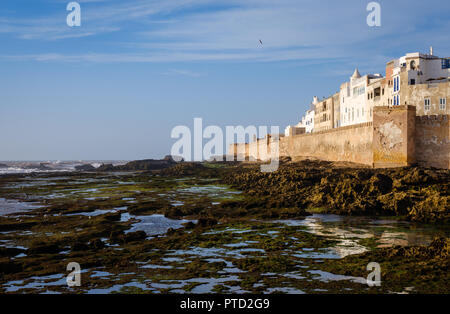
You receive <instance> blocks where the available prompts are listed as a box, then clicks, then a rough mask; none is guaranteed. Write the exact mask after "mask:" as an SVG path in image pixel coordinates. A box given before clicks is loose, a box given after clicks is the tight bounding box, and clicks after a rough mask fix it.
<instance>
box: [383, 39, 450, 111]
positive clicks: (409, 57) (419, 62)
mask: <svg viewBox="0 0 450 314" xmlns="http://www.w3.org/2000/svg"><path fill="white" fill-rule="evenodd" d="M404 73H406V74H404ZM386 77H387V78H389V79H391V82H392V85H393V88H392V91H391V93H392V94H391V96H392V105H394V106H398V105H401V104H404V103H405V101H407V99H402V91H401V87H402V85H404V86H413V85H418V84H430V83H440V82H446V81H447V80H448V79H449V77H450V59H449V58H439V57H437V56H435V55H433V47H431V48H430V53H429V54H422V53H420V52H414V53H407V54H406V55H405V56H403V57H401V58H399V59H394V60H392V61H390V62H389V63H388V65H387V67H386ZM402 80H405V81H406V82H404V81H402ZM403 98H407V97H405V95H403Z"/></svg>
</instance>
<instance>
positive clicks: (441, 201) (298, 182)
mask: <svg viewBox="0 0 450 314" xmlns="http://www.w3.org/2000/svg"><path fill="white" fill-rule="evenodd" d="M224 182H225V183H227V184H230V185H231V186H233V187H234V188H237V189H239V190H243V191H245V193H246V194H247V195H248V196H249V197H250V198H252V200H247V204H246V206H247V207H267V208H298V209H307V210H308V211H310V212H322V213H332V214H339V215H378V216H380V215H381V216H400V217H405V218H406V219H409V220H411V221H421V222H449V221H450V171H449V170H437V169H424V168H416V167H411V168H392V169H369V168H361V169H358V168H347V167H339V166H336V165H335V164H332V163H329V162H320V161H308V160H306V161H301V162H297V163H285V164H282V165H281V166H280V169H279V170H278V171H276V172H274V173H262V172H261V171H259V168H257V167H254V168H249V167H245V168H244V167H242V168H241V169H239V168H238V169H236V170H235V171H233V172H230V173H228V174H227V175H225V177H224Z"/></svg>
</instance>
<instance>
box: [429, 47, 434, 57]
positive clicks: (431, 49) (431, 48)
mask: <svg viewBox="0 0 450 314" xmlns="http://www.w3.org/2000/svg"><path fill="white" fill-rule="evenodd" d="M432 55H433V46H431V47H430V56H432Z"/></svg>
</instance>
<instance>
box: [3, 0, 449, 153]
mask: <svg viewBox="0 0 450 314" xmlns="http://www.w3.org/2000/svg"><path fill="white" fill-rule="evenodd" d="M69 2H70V1H65V0H27V1H25V0H2V1H1V2H0V160H49V159H51V160H57V159H59V160H78V159H84V160H86V159H130V160H131V159H142V158H159V157H162V156H164V155H165V154H167V153H169V152H170V147H171V145H172V144H173V143H174V142H175V140H173V139H171V138H170V132H171V130H172V128H173V127H175V126H177V125H187V126H190V127H191V126H192V125H193V118H194V117H201V118H203V123H204V125H219V126H225V125H244V126H247V125H256V126H259V125H278V126H280V128H281V129H284V127H285V126H286V125H288V124H294V123H296V122H297V121H298V120H299V118H300V117H301V115H302V114H303V112H304V111H305V110H306V108H307V107H308V104H309V103H310V102H311V99H312V97H313V96H314V95H317V96H319V97H322V96H328V95H330V94H332V93H334V92H336V91H337V90H338V89H339V85H340V83H342V82H344V81H346V80H347V79H348V77H349V76H350V75H351V74H352V72H353V70H354V68H355V67H358V68H359V69H360V72H361V73H362V74H364V73H369V72H370V73H382V74H384V67H385V63H386V62H387V61H388V60H390V59H393V58H396V57H400V56H402V55H404V54H405V53H407V52H416V51H421V52H427V51H428V49H429V46H430V45H433V47H434V52H435V54H437V55H439V56H449V55H450V53H449V52H450V49H449V48H450V41H449V34H450V19H449V16H450V6H449V5H448V3H447V2H446V1H443V0H440V1H437V0H428V1H417V0H393V1H386V0H384V1H378V2H379V3H380V4H381V9H382V11H381V12H382V25H381V27H377V28H371V27H369V26H368V25H367V24H366V17H367V15H368V12H367V11H366V6H367V4H368V3H369V2H370V1H365V0H346V1H335V0H326V1H325V0H296V1H294V0H270V1H269V0H240V1H237V0H164V1H163V0H158V1H156V0H147V1H142V0H129V1H119V0H84V1H81V0H80V1H78V2H79V3H80V5H81V18H82V25H81V27H75V28H70V27H68V26H67V24H66V17H67V14H68V13H69V12H67V11H66V6H67V4H68V3H69ZM259 40H262V42H263V45H261V44H260V43H259Z"/></svg>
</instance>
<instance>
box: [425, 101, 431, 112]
mask: <svg viewBox="0 0 450 314" xmlns="http://www.w3.org/2000/svg"><path fill="white" fill-rule="evenodd" d="M424 109H425V111H429V110H430V99H429V98H427V99H425V104H424Z"/></svg>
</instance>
